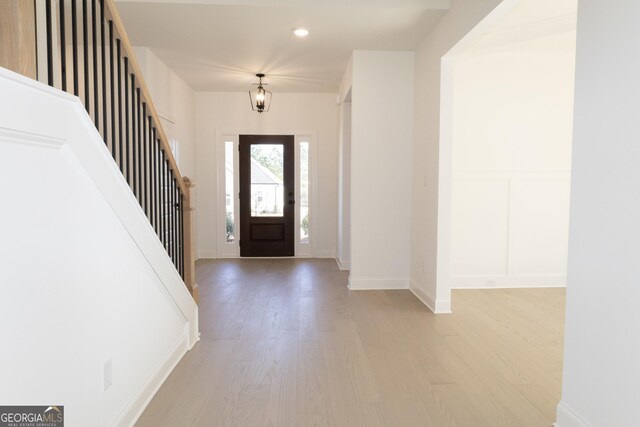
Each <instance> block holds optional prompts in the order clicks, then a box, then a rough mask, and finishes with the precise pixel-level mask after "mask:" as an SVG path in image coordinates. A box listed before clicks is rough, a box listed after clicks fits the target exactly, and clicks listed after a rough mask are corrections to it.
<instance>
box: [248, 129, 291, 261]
mask: <svg viewBox="0 0 640 427" xmlns="http://www.w3.org/2000/svg"><path fill="white" fill-rule="evenodd" d="M239 148H240V256H243V257H271V256H293V255H294V246H295V245H294V230H295V229H294V212H295V211H294V203H295V201H294V137H293V135H240V147H239Z"/></svg>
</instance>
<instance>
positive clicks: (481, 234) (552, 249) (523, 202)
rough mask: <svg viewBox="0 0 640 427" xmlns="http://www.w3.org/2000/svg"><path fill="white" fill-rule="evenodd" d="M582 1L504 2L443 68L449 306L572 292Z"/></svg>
mask: <svg viewBox="0 0 640 427" xmlns="http://www.w3.org/2000/svg"><path fill="white" fill-rule="evenodd" d="M576 19H577V0H559V1H553V2H551V1H545V2H543V3H540V2H537V1H533V0H511V1H506V2H503V3H502V4H501V5H500V6H498V8H496V9H495V10H494V12H492V13H491V14H490V15H489V16H488V17H487V18H486V19H485V20H484V21H483V22H482V23H481V24H479V25H478V26H477V27H476V28H475V29H474V30H473V31H472V32H471V33H469V34H468V35H467V36H466V37H465V38H464V39H463V40H462V41H461V42H460V43H458V45H456V46H455V47H454V48H453V49H452V50H451V51H449V52H448V53H447V54H446V55H445V56H444V57H443V59H442V104H441V111H442V114H441V123H440V126H441V134H440V152H439V155H440V159H439V181H438V186H439V191H438V194H439V196H438V197H439V200H438V209H439V213H438V218H439V221H438V238H439V240H440V239H442V242H443V244H442V245H439V246H438V256H437V262H438V266H437V271H438V274H437V284H436V286H437V289H436V293H437V299H439V300H440V299H441V300H443V301H446V302H447V304H448V310H447V309H443V310H442V311H443V312H446V311H450V304H451V289H456V288H467V289H469V288H474V289H477V288H500V287H504V288H517V287H562V286H565V284H566V264H567V259H566V258H567V245H568V225H569V216H568V212H569V185H570V173H571V143H572V122H573V86H574V68H575V38H576Z"/></svg>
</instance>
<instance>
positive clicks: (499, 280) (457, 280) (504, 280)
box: [451, 275, 567, 289]
mask: <svg viewBox="0 0 640 427" xmlns="http://www.w3.org/2000/svg"><path fill="white" fill-rule="evenodd" d="M566 286H567V276H551V275H549V276H542V275H540V276H535V275H531V276H517V275H503V276H453V277H451V289H492V288H495V289H501V288H565V287H566Z"/></svg>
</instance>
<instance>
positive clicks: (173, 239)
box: [169, 168, 176, 265]
mask: <svg viewBox="0 0 640 427" xmlns="http://www.w3.org/2000/svg"><path fill="white" fill-rule="evenodd" d="M174 185H175V180H174V179H173V168H170V169H169V213H170V215H171V216H170V217H169V224H170V225H169V227H170V228H169V230H170V233H169V235H170V236H171V237H170V240H171V260H172V261H173V264H174V265H175V263H176V227H175V218H176V215H175V213H176V207H175V191H174Z"/></svg>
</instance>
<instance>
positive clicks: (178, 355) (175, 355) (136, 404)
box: [112, 329, 189, 426]
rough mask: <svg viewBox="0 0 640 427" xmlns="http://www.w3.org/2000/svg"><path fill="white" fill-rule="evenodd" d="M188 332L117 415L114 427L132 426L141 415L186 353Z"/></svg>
mask: <svg viewBox="0 0 640 427" xmlns="http://www.w3.org/2000/svg"><path fill="white" fill-rule="evenodd" d="M188 333H189V330H188V329H185V334H184V335H183V336H182V337H180V339H179V340H178V342H177V343H176V345H175V346H174V347H173V348H172V349H171V351H169V353H168V354H167V356H166V357H165V359H164V361H163V362H162V363H161V364H160V365H159V366H158V368H157V369H156V371H155V373H154V374H153V375H152V376H151V377H150V378H149V379H148V380H147V382H146V383H145V384H144V386H142V388H141V389H140V391H139V392H138V394H137V396H135V397H134V398H133V399H132V400H131V401H129V403H128V404H127V406H126V408H125V409H124V410H123V411H122V412H121V413H120V415H118V418H117V419H116V420H115V421H114V422H113V424H112V425H114V426H121V425H122V426H124V425H134V424H135V423H136V421H138V418H140V416H141V415H142V413H143V412H144V410H145V409H146V408H147V405H149V402H151V399H153V397H154V396H155V395H156V393H157V392H158V390H160V387H162V384H164V382H165V380H166V379H167V378H168V377H169V374H171V372H173V369H174V368H175V367H176V365H177V364H178V362H180V360H181V359H182V357H183V356H184V355H185V354H186V352H187V340H188Z"/></svg>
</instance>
